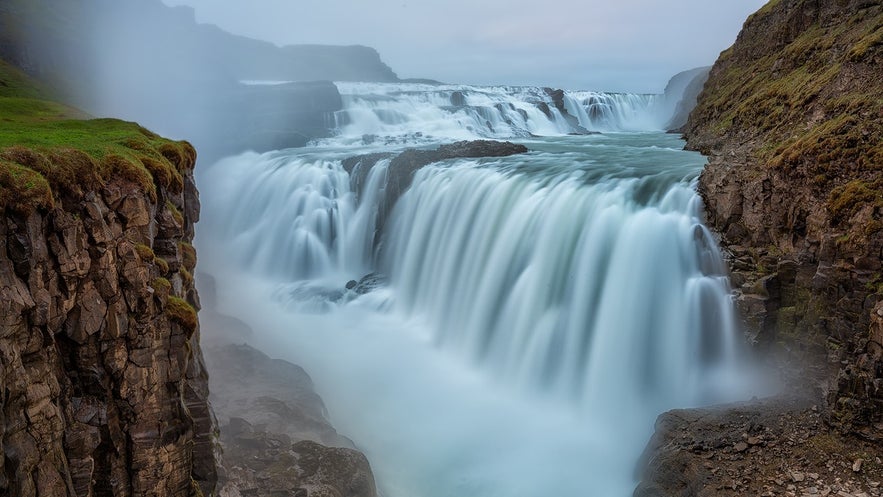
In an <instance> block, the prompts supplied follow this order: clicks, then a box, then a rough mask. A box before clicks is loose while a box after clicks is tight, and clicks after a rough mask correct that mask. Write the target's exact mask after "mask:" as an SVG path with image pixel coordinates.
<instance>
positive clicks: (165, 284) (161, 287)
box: [150, 278, 172, 295]
mask: <svg viewBox="0 0 883 497" xmlns="http://www.w3.org/2000/svg"><path fill="white" fill-rule="evenodd" d="M150 286H151V287H152V288H153V290H154V291H155V292H157V293H159V294H161V295H168V294H169V292H170V291H171V290H172V283H171V282H169V280H167V279H166V278H154V279H153V281H151V282H150Z"/></svg>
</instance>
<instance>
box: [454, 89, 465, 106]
mask: <svg viewBox="0 0 883 497" xmlns="http://www.w3.org/2000/svg"><path fill="white" fill-rule="evenodd" d="M451 105H453V106H454V107H465V106H466V96H465V95H463V92H462V91H455V92H454V93H451Z"/></svg>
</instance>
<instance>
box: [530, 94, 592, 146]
mask: <svg viewBox="0 0 883 497" xmlns="http://www.w3.org/2000/svg"><path fill="white" fill-rule="evenodd" d="M543 91H545V92H546V95H548V96H549V98H551V99H552V104H553V105H555V108H556V109H558V112H560V113H561V117H563V118H564V120H565V121H567V124H568V125H569V126H570V128H571V129H572V130H573V133H575V134H580V135H588V134H591V132H590V131H589V130H587V129H586V128H584V127H583V126H582V125H580V123H579V119H577V118H576V116H574V115H573V114H571V113H569V112H567V106H566V105H564V90H561V89H553V88H543ZM546 109H547V110H543V109H542V108H541V109H540V110H543V112H544V113H545V114H546V115H547V116H548V117H549V119H552V110H551V109H549V108H548V105H546Z"/></svg>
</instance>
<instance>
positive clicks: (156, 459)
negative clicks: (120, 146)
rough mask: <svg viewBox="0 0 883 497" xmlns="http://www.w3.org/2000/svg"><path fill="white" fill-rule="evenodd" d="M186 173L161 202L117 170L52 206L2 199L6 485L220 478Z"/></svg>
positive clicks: (0, 399)
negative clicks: (22, 209) (94, 187)
mask: <svg viewBox="0 0 883 497" xmlns="http://www.w3.org/2000/svg"><path fill="white" fill-rule="evenodd" d="M191 151H192V149H191ZM194 156H195V154H192V155H191V154H188V155H187V157H179V159H180V160H186V161H190V162H189V163H188V164H183V165H180V164H179V166H180V168H181V169H182V170H186V171H190V170H192V166H193V163H192V161H193V157H194ZM183 179H184V188H183V189H182V191H180V192H179V193H173V192H172V191H169V190H168V189H166V188H163V187H157V191H156V197H155V199H154V198H151V196H150V195H148V194H147V193H146V192H145V191H143V189H141V188H139V187H138V186H136V185H135V184H133V183H131V182H128V181H126V180H123V179H120V178H114V179H111V180H110V181H109V182H108V183H107V184H106V185H105V186H104V187H103V188H101V189H100V190H98V191H88V192H85V193H84V195H83V196H82V198H73V197H63V198H56V202H55V207H54V208H52V209H49V210H36V211H33V212H32V213H30V214H27V215H25V214H19V213H16V212H14V211H11V210H5V209H3V210H0V443H2V445H0V454H2V457H0V494H3V495H14V496H20V497H30V496H37V495H39V496H47V495H54V496H71V497H73V496H79V497H82V496H89V495H102V496H115V497H117V496H146V495H155V496H181V497H184V496H196V495H208V494H209V493H210V492H211V491H212V490H213V489H214V486H215V480H216V469H215V457H214V450H215V448H214V444H213V442H212V439H213V436H214V435H215V434H216V428H215V422H214V419H213V415H212V413H211V410H210V408H209V405H208V402H207V396H208V383H207V382H208V379H207V375H206V371H205V366H204V364H203V360H202V355H201V351H200V347H199V326H198V323H197V320H196V311H195V309H197V308H198V307H199V300H198V296H197V293H196V290H195V289H194V286H193V278H192V277H191V276H190V274H191V272H192V271H193V266H194V264H195V262H196V260H195V254H194V252H193V248H192V247H191V246H190V245H189V243H190V240H191V239H192V237H193V224H194V222H196V220H197V218H198V216H199V200H198V195H197V192H196V188H195V185H194V183H193V178H192V175H191V174H190V173H187V174H184V175H183Z"/></svg>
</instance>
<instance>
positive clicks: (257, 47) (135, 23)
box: [0, 0, 398, 81]
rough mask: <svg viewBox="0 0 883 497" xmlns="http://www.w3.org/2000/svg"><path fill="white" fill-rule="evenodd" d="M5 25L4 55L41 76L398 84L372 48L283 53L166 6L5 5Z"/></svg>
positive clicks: (21, 0) (142, 0) (117, 0)
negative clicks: (98, 71) (94, 72)
mask: <svg viewBox="0 0 883 497" xmlns="http://www.w3.org/2000/svg"><path fill="white" fill-rule="evenodd" d="M0 27H2V28H3V29H2V30H0V56H2V57H3V58H4V59H6V60H11V61H13V62H15V63H16V64H18V65H20V66H21V67H23V68H24V69H25V70H26V71H27V72H28V73H31V74H34V75H37V76H40V77H41V78H45V77H47V76H56V77H61V76H75V79H78V80H79V79H82V78H86V77H88V75H86V74H82V73H78V71H82V70H83V69H87V70H89V69H95V68H96V66H103V65H107V64H108V63H116V64H118V65H119V67H120V68H121V69H125V70H127V71H131V70H132V69H136V68H138V67H140V68H143V69H144V72H146V71H147V70H150V71H151V73H152V74H153V75H163V76H177V77H182V76H183V77H190V76H188V75H192V74H194V73H195V72H196V71H194V70H193V69H194V67H198V68H200V69H201V74H200V75H199V78H201V79H215V78H218V79H232V80H249V79H252V80H254V79H274V80H287V81H315V80H335V81H398V77H397V76H396V74H395V73H394V72H393V71H392V69H390V68H389V66H387V65H386V64H384V63H383V61H381V60H380V56H379V55H378V53H377V52H376V51H375V50H374V49H372V48H369V47H365V46H358V45H355V46H327V45H292V46H285V47H278V46H276V45H273V44H272V43H268V42H264V41H259V40H254V39H251V38H246V37H243V36H237V35H233V34H230V33H228V32H226V31H223V30H222V29H220V28H218V27H217V26H213V25H209V24H197V23H196V20H195V16H194V12H193V9H191V8H189V7H168V6H166V5H165V4H163V3H162V2H161V1H159V0H0ZM98 58H100V59H101V60H95V59H98ZM184 69H187V71H183V70H184ZM136 72H138V71H136ZM150 79H153V78H150Z"/></svg>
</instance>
